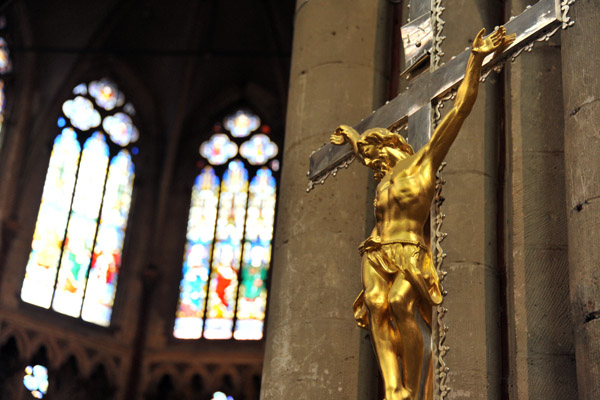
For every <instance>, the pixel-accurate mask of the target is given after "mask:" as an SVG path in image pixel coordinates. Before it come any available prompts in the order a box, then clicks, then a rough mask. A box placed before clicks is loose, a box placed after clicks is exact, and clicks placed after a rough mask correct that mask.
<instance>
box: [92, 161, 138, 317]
mask: <svg viewBox="0 0 600 400" xmlns="http://www.w3.org/2000/svg"><path fill="white" fill-rule="evenodd" d="M133 178H134V167H133V163H132V161H131V156H130V155H129V152H128V151H127V150H122V151H121V152H119V154H117V155H116V156H115V157H113V159H112V160H111V162H110V167H109V170H108V177H107V179H106V189H105V192H104V200H103V202H102V213H101V214H100V226H99V228H98V235H97V238H96V244H95V245H94V253H93V257H92V265H91V268H90V273H89V277H88V283H87V288H86V290H85V300H84V302H83V309H82V311H81V318H82V319H83V320H85V321H88V322H93V323H95V324H98V325H102V326H108V325H109V324H110V317H111V315H112V307H113V303H114V300H115V294H116V290H117V277H118V274H119V268H120V267H121V253H122V251H123V241H124V239H125V228H126V227H127V218H128V216H129V206H130V205H131V193H132V191H133Z"/></svg>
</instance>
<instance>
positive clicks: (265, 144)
mask: <svg viewBox="0 0 600 400" xmlns="http://www.w3.org/2000/svg"><path fill="white" fill-rule="evenodd" d="M278 151H279V149H278V148H277V145H276V144H275V143H273V142H272V141H271V139H269V137H268V136H267V135H264V134H262V133H259V134H257V135H254V136H252V138H251V139H250V140H248V141H246V142H244V143H243V144H242V146H241V147H240V154H241V155H242V156H243V157H244V158H245V159H246V160H248V162H249V163H250V164H252V165H262V164H264V163H266V162H267V161H268V160H269V159H271V158H273V157H275V156H276V155H277V152H278Z"/></svg>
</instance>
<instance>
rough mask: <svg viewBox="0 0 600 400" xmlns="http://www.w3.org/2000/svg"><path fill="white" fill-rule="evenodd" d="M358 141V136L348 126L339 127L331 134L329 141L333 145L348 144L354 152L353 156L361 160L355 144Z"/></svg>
mask: <svg viewBox="0 0 600 400" xmlns="http://www.w3.org/2000/svg"><path fill="white" fill-rule="evenodd" d="M359 139H360V135H359V133H358V132H356V130H355V129H354V128H352V127H351V126H348V125H340V126H338V128H337V129H336V130H335V132H333V133H332V134H331V136H330V137H329V140H330V141H331V143H333V144H337V145H340V144H344V143H346V142H348V143H350V145H351V146H352V150H353V151H354V155H355V156H356V157H358V159H360V160H362V156H361V155H360V154H358V145H357V142H358V140H359Z"/></svg>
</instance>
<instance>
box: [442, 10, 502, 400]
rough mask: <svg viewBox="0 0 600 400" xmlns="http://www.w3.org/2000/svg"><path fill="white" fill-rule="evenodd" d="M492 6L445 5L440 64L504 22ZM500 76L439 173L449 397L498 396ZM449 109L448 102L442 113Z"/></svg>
mask: <svg viewBox="0 0 600 400" xmlns="http://www.w3.org/2000/svg"><path fill="white" fill-rule="evenodd" d="M498 4H499V3H497V2H490V1H482V0H465V1H460V2H448V5H446V9H445V11H444V12H443V14H442V18H443V19H444V20H445V21H446V24H445V26H444V31H443V34H444V36H446V39H445V40H444V42H443V43H442V49H443V51H444V53H445V56H444V58H443V59H442V61H443V62H447V61H448V60H449V59H450V58H451V57H452V56H454V55H457V54H459V53H460V52H461V51H463V50H464V49H465V47H468V46H470V45H471V44H472V41H473V39H474V38H475V36H476V35H477V32H479V30H480V29H481V28H482V27H485V28H486V30H487V33H490V32H491V31H492V30H493V29H494V27H495V26H496V25H499V24H500V23H501V22H502V21H501V19H502V7H500V6H499V5H498ZM497 79H498V76H497V75H495V74H492V75H490V76H489V78H488V80H487V82H486V83H485V84H481V85H480V87H479V96H478V98H477V102H476V103H475V106H474V107H473V111H472V112H471V115H470V116H469V117H468V118H467V120H466V121H465V124H464V125H463V127H462V128H461V131H460V133H459V134H458V137H457V139H456V141H455V143H454V144H453V145H452V148H451V149H450V152H449V153H448V156H447V157H446V161H447V162H448V165H447V167H446V168H445V170H444V173H443V175H444V178H445V179H446V182H447V183H446V185H445V186H444V189H443V192H442V194H443V196H444V197H445V198H446V201H445V203H444V204H443V206H442V212H443V213H444V214H446V219H445V222H444V225H443V226H442V231H445V232H447V233H448V237H447V238H446V239H445V240H444V242H442V246H443V248H444V250H445V252H446V253H447V257H446V259H445V261H444V269H445V270H446V271H448V275H447V277H446V279H445V280H444V289H445V290H447V291H448V295H447V296H446V297H445V299H444V307H446V308H447V309H448V313H447V314H446V316H445V318H444V321H445V323H446V325H447V326H448V328H449V330H448V333H447V339H446V342H445V344H446V345H447V346H449V347H450V351H449V352H448V354H447V355H446V357H445V360H446V363H447V365H448V367H449V368H450V372H449V374H448V385H449V386H450V388H451V390H452V391H451V392H450V396H451V398H453V399H490V400H491V399H500V398H501V394H500V393H501V392H500V389H501V388H500V384H501V361H500V360H501V354H500V325H499V322H500V318H499V311H500V309H499V292H498V278H499V271H498V265H497V239H498V237H497V228H496V226H497V224H496V217H497V190H498V188H497V143H498V135H499V134H503V131H502V129H501V121H500V119H499V114H498V110H499V109H500V107H501V105H500V104H501V103H500V99H499V90H498V88H499V86H498V82H497ZM449 108H450V104H446V106H445V110H448V109H449Z"/></svg>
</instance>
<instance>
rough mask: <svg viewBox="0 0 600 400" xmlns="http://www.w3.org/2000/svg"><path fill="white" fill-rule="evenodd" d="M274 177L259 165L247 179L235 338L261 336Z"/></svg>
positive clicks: (269, 249)
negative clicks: (250, 177)
mask: <svg viewBox="0 0 600 400" xmlns="http://www.w3.org/2000/svg"><path fill="white" fill-rule="evenodd" d="M275 189H276V183H275V178H273V174H272V173H271V170H269V169H268V168H261V169H259V170H258V171H257V173H256V176H255V177H254V178H253V179H252V182H251V183H250V198H249V200H248V215H247V217H246V234H245V240H244V256H243V264H242V274H241V282H240V289H239V294H238V306H237V315H236V317H237V321H236V326H235V331H234V334H233V336H234V338H235V339H238V340H258V339H262V335H263V324H264V319H265V312H266V307H267V287H266V285H265V281H266V279H267V273H268V271H269V266H270V264H271V242H272V240H273V223H274V222H275V197H276V196H275Z"/></svg>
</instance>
